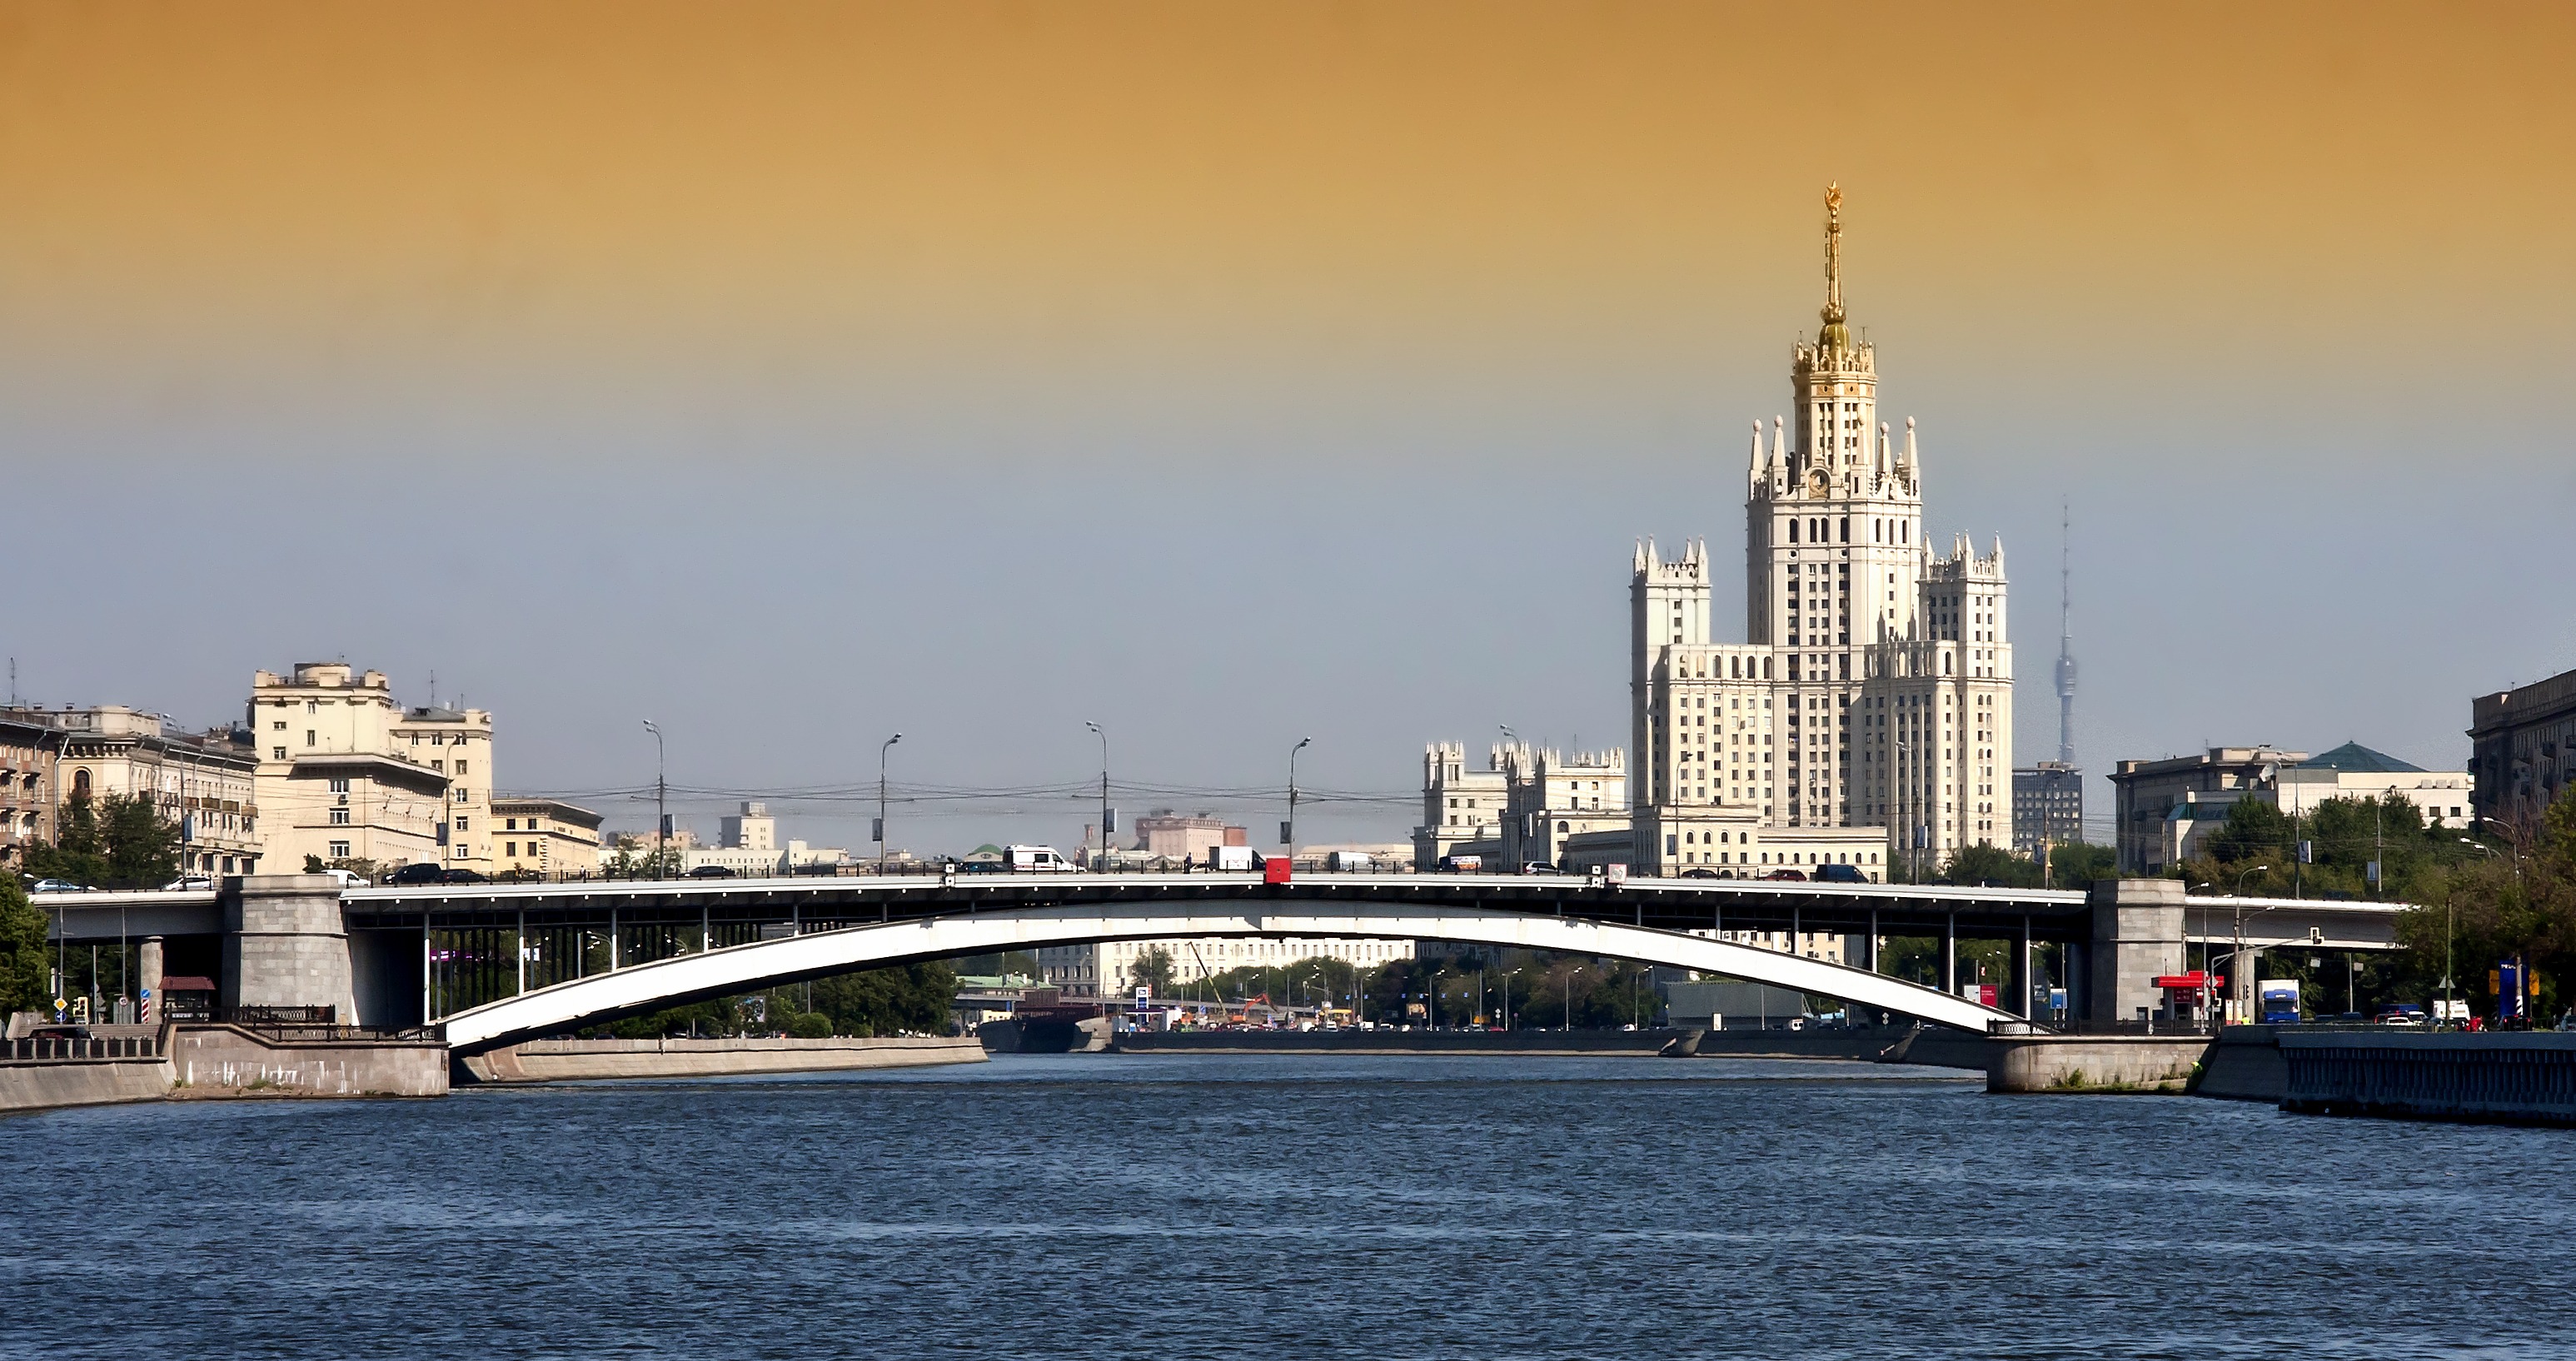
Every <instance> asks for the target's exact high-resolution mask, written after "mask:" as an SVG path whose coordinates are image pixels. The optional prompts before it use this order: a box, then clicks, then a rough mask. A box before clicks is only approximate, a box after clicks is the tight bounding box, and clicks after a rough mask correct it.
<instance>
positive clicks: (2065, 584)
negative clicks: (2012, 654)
mask: <svg viewBox="0 0 2576 1361" xmlns="http://www.w3.org/2000/svg"><path fill="white" fill-rule="evenodd" d="M2073 524H2074V520H2073V519H2072V517H2071V516H2070V515H2069V513H2068V511H2067V508H2066V503H2064V502H2062V501H2061V502H2059V503H2058V507H2057V535H2058V547H2057V760H2058V764H2060V765H2068V766H2071V765H2073V764H2075V629H2074V625H2073V624H2072V622H2070V621H2071V620H2072V618H2073V614H2072V611H2073V609H2074V606H2073V604H2072V603H2071V602H2072V601H2073V598H2074V591H2075V588H2074V583H2075V567H2074V545H2075V531H2074V529H2073V527H2072V526H2073Z"/></svg>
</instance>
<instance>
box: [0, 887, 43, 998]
mask: <svg viewBox="0 0 2576 1361" xmlns="http://www.w3.org/2000/svg"><path fill="white" fill-rule="evenodd" d="M49 978H50V972H49V970H48V969H47V968H46V960H45V914H44V913H43V912H41V911H39V910H38V909H37V908H36V906H35V904H33V903H30V902H28V901H27V893H26V890H24V889H22V888H20V887H18V881H17V879H16V878H15V877H14V876H10V875H6V874H0V1018H5V1017H6V1016H8V1015H9V1014H10V1013H11V1012H18V1011H50V1010H52V1009H53V1000H54V999H53V997H52V996H51V995H50V994H49V993H48V991H47V989H46V983H47V982H48V980H49Z"/></svg>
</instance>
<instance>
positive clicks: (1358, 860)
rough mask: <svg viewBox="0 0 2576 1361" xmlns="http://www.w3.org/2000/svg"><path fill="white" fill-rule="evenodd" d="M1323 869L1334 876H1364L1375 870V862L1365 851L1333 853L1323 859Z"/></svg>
mask: <svg viewBox="0 0 2576 1361" xmlns="http://www.w3.org/2000/svg"><path fill="white" fill-rule="evenodd" d="M1324 868H1326V869H1329V870H1332V871H1333V872H1334V873H1336V874H1366V873H1368V872H1369V871H1371V870H1374V869H1376V868H1377V861H1376V860H1375V859H1373V858H1371V857H1370V855H1369V853H1368V852H1366V851H1335V852H1333V853H1332V854H1331V855H1329V856H1327V857H1326V858H1325V865H1324Z"/></svg>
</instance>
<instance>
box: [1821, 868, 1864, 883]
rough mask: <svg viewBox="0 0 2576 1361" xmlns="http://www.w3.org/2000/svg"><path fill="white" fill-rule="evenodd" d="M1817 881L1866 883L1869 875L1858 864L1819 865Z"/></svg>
mask: <svg viewBox="0 0 2576 1361" xmlns="http://www.w3.org/2000/svg"><path fill="white" fill-rule="evenodd" d="M1816 882H1817V883H1820V884H1866V883H1868V882H1869V876H1868V875H1866V874H1863V873H1861V872H1860V866H1858V865H1818V866H1816Z"/></svg>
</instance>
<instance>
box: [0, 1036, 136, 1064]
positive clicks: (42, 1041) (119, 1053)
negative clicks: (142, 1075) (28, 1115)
mask: <svg viewBox="0 0 2576 1361" xmlns="http://www.w3.org/2000/svg"><path fill="white" fill-rule="evenodd" d="M160 1057H162V1047H161V1037H160V1036H159V1035H150V1036H144V1035H128V1036H105V1035H30V1036H28V1037H26V1038H24V1039H16V1040H0V1062H9V1063H94V1062H97V1061H98V1060H100V1059H157V1058H160Z"/></svg>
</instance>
